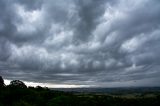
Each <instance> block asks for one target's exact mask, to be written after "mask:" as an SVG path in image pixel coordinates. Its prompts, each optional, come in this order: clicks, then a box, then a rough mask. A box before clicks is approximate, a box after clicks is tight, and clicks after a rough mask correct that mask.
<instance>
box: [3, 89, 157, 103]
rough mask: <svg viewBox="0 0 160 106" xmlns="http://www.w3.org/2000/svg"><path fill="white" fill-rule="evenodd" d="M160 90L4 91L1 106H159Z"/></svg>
mask: <svg viewBox="0 0 160 106" xmlns="http://www.w3.org/2000/svg"><path fill="white" fill-rule="evenodd" d="M159 90H160V89H159V88H110V89H107V88H78V89H48V88H42V87H40V86H38V87H36V88H34V87H28V88H21V87H12V86H6V87H4V88H0V106H159V105H160V91H159Z"/></svg>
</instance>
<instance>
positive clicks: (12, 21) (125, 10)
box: [0, 0, 160, 87]
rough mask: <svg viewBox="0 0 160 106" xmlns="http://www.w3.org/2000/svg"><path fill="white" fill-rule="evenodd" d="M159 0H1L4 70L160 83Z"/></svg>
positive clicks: (61, 80)
mask: <svg viewBox="0 0 160 106" xmlns="http://www.w3.org/2000/svg"><path fill="white" fill-rule="evenodd" d="M159 48H160V1H159V0H138V1H135V0H0V75H2V76H3V77H4V78H5V79H8V80H13V79H20V80H24V81H29V82H40V83H50V84H75V85H86V86H97V87H115V86H160V83H158V82H159V81H160V77H159V76H160V56H159V54H160V49H159Z"/></svg>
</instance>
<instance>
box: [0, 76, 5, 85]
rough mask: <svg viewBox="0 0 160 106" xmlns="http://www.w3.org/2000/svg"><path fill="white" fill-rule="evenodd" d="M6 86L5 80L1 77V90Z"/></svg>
mask: <svg viewBox="0 0 160 106" xmlns="http://www.w3.org/2000/svg"><path fill="white" fill-rule="evenodd" d="M4 86H5V84H4V80H3V78H2V77H1V76H0V88H1V87H4Z"/></svg>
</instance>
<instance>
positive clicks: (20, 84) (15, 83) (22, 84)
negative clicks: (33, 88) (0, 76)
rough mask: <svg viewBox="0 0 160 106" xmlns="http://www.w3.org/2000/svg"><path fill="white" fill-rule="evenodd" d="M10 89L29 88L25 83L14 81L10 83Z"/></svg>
mask: <svg viewBox="0 0 160 106" xmlns="http://www.w3.org/2000/svg"><path fill="white" fill-rule="evenodd" d="M9 87H11V88H13V87H15V88H27V86H26V85H25V83H23V82H22V81H20V80H13V81H11V82H10V85H9Z"/></svg>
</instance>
